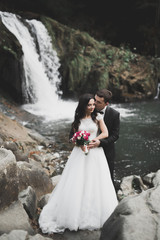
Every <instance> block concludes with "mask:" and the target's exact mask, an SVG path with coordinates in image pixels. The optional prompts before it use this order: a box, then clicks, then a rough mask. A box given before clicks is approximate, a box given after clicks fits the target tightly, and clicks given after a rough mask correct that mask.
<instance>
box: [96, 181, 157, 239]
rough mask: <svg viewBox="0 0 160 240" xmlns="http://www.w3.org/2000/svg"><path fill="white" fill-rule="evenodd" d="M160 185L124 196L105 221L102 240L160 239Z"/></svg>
mask: <svg viewBox="0 0 160 240" xmlns="http://www.w3.org/2000/svg"><path fill="white" fill-rule="evenodd" d="M159 201H160V185H158V186H157V187H154V188H152V189H148V190H146V191H143V192H142V193H140V194H139V195H136V196H129V197H126V198H124V199H123V200H122V201H121V202H120V203H119V205H118V206H117V208H116V209H115V211H114V212H113V214H112V215H111V216H110V218H109V219H108V220H107V221H106V222H105V224H104V226H103V228H102V232H101V237H100V240H117V239H118V240H135V239H136V240H151V239H160V231H159V229H160V218H159V215H160V205H159Z"/></svg>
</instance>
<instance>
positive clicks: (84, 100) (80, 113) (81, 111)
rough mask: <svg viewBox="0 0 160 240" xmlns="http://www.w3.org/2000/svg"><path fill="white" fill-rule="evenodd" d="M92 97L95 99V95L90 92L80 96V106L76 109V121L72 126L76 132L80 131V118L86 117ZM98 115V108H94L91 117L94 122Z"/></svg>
mask: <svg viewBox="0 0 160 240" xmlns="http://www.w3.org/2000/svg"><path fill="white" fill-rule="evenodd" d="M91 99H94V95H92V94H90V93H85V94H83V95H82V96H80V98H79V103H78V106H77V108H76V110H75V116H74V121H73V123H72V128H73V130H74V132H75V131H78V127H79V124H80V120H81V119H82V118H84V117H85V115H86V107H87V105H88V103H89V101H90V100H91ZM96 116H97V111H96V109H94V111H93V112H92V113H91V118H92V120H93V121H94V122H96Z"/></svg>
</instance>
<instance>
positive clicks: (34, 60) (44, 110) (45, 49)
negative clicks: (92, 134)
mask: <svg viewBox="0 0 160 240" xmlns="http://www.w3.org/2000/svg"><path fill="white" fill-rule="evenodd" d="M0 16H1V18H2V22H3V24H4V25H5V26H6V27H7V28H8V30H9V31H10V32H12V33H13V34H14V35H15V37H16V38H17V39H18V41H19V42H20V44H21V46H22V50H23V54H24V55H23V67H24V80H23V86H22V92H23V95H24V98H25V100H26V104H24V105H23V106H22V107H23V108H24V109H25V110H27V111H28V112H31V113H32V114H35V115H38V116H43V117H44V118H45V119H47V120H52V119H59V118H70V117H72V118H73V114H74V111H75V107H76V106H75V104H76V103H75V102H71V101H62V100H61V98H60V97H59V95H60V91H59V90H58V87H59V84H60V82H61V77H60V74H59V71H58V69H59V67H60V62H59V58H58V56H57V53H56V51H54V50H53V48H52V41H51V38H50V36H49V34H48V32H47V29H46V28H45V26H44V25H43V24H42V22H40V21H37V20H35V19H33V20H27V19H23V20H22V18H21V17H20V16H18V15H15V14H12V13H8V12H0Z"/></svg>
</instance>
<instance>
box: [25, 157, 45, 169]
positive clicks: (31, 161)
mask: <svg viewBox="0 0 160 240" xmlns="http://www.w3.org/2000/svg"><path fill="white" fill-rule="evenodd" d="M28 160H29V164H31V165H33V166H35V167H37V168H41V169H42V164H41V162H37V161H35V160H34V159H32V158H29V159H28Z"/></svg>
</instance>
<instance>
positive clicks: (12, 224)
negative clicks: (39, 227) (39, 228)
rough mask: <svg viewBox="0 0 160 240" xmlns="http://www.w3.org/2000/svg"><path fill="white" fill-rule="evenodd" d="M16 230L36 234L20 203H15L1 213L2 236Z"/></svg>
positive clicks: (0, 232)
mask: <svg viewBox="0 0 160 240" xmlns="http://www.w3.org/2000/svg"><path fill="white" fill-rule="evenodd" d="M14 229H21V230H26V231H27V232H28V233H29V234H31V235H33V234H34V233H35V232H34V230H33V228H32V227H31V225H30V223H29V217H28V215H27V213H26V211H25V210H24V208H23V205H22V203H21V202H20V201H17V202H14V203H12V204H11V205H10V206H9V207H8V208H7V209H5V210H2V211H0V235H1V234H3V233H9V232H10V231H12V230H14Z"/></svg>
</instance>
